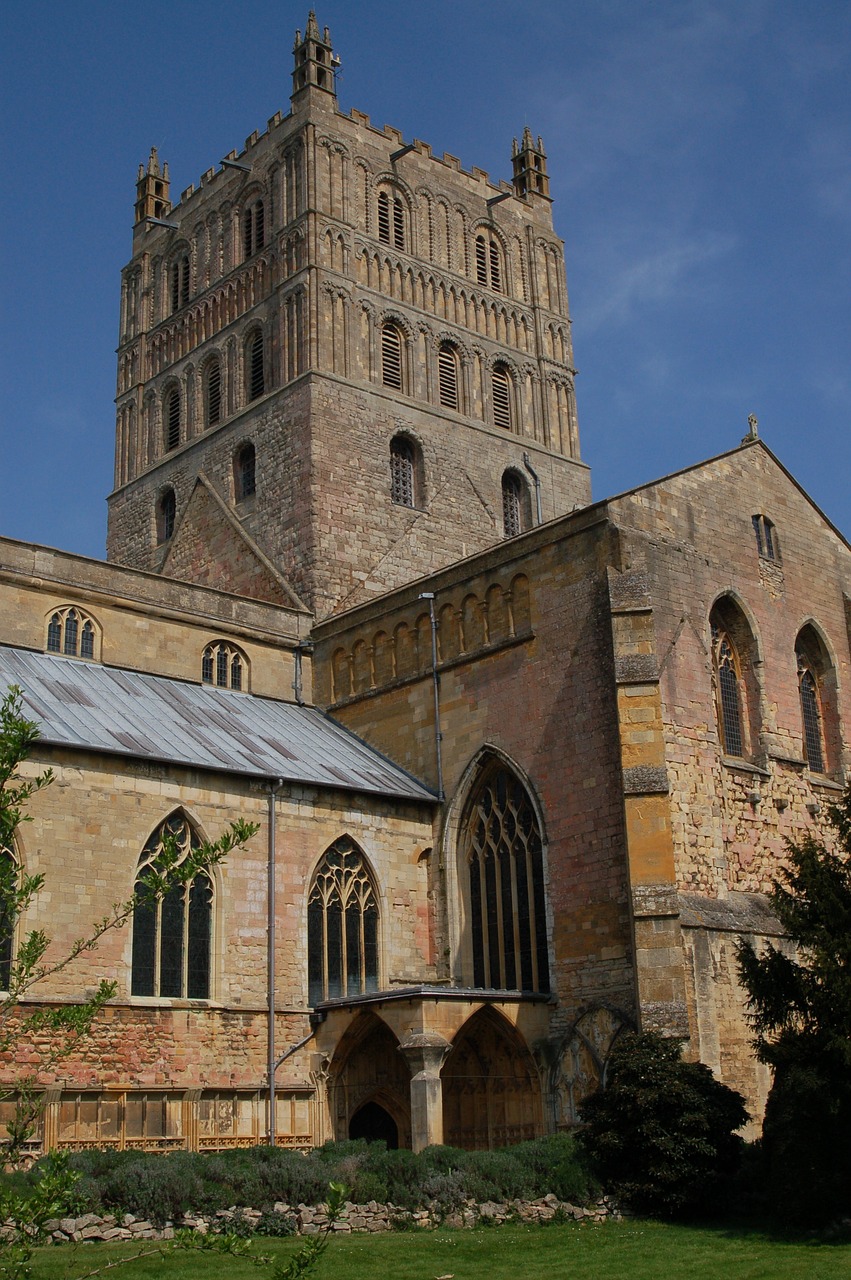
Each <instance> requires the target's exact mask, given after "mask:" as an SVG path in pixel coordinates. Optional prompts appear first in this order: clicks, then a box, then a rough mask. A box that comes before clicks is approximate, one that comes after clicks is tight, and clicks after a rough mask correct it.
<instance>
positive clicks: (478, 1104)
mask: <svg viewBox="0 0 851 1280" xmlns="http://www.w3.org/2000/svg"><path fill="white" fill-rule="evenodd" d="M441 1079H442V1081H443V1140H444V1142H445V1143H446V1144H447V1146H450V1147H461V1148H462V1149H464V1150H466V1151H481V1150H492V1149H493V1148H494V1147H506V1146H509V1145H510V1144H511V1143H514V1142H526V1141H528V1140H529V1139H531V1138H536V1137H538V1136H539V1135H540V1134H541V1133H542V1132H543V1105H542V1098H541V1081H540V1077H539V1075H538V1071H537V1068H536V1066H535V1062H534V1059H533V1058H532V1055H531V1053H530V1052H529V1049H528V1048H527V1046H526V1044H525V1042H524V1040H523V1037H522V1036H521V1035H520V1033H519V1032H518V1031H517V1030H515V1028H514V1027H512V1026H511V1025H510V1024H509V1023H508V1022H507V1021H506V1020H505V1018H503V1017H502V1016H501V1015H500V1014H498V1013H496V1012H495V1011H494V1010H492V1009H480V1010H479V1012H478V1013H475V1014H473V1016H472V1018H470V1019H469V1021H467V1022H466V1023H465V1024H464V1026H463V1027H462V1028H461V1030H460V1031H459V1032H458V1034H457V1036H456V1037H455V1040H454V1042H453V1045H452V1051H451V1053H450V1054H449V1057H448V1058H447V1059H446V1063H445V1065H444V1067H443V1070H442V1072H441Z"/></svg>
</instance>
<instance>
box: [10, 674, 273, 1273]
mask: <svg viewBox="0 0 851 1280" xmlns="http://www.w3.org/2000/svg"><path fill="white" fill-rule="evenodd" d="M22 705H23V696H22V694H21V691H20V689H18V688H16V687H14V686H13V687H12V688H10V689H9V690H8V691H7V692H6V694H5V696H4V697H3V698H2V700H0V851H4V856H2V857H0V942H2V943H3V944H8V942H9V939H11V938H13V937H14V936H15V933H16V926H17V924H18V922H19V921H20V920H21V919H22V918H23V917H24V916H25V915H26V913H27V911H28V910H29V908H30V907H31V906H32V905H33V903H34V902H35V899H36V897H37V896H38V894H39V892H40V891H41V889H42V888H43V886H44V876H42V875H36V876H32V875H26V874H25V873H24V872H23V871H22V870H21V869H20V867H19V866H18V865H17V863H16V862H15V860H14V858H13V857H11V856H9V855H10V854H11V853H12V852H13V850H14V846H15V836H16V833H17V831H18V828H19V826H20V825H21V823H23V822H29V821H31V816H30V815H29V814H27V813H25V811H24V809H25V806H26V804H27V803H28V802H29V801H30V800H31V799H32V797H33V796H34V795H35V794H36V793H37V792H38V791H41V790H42V789H43V788H44V787H47V786H49V785H50V783H51V782H52V781H53V773H52V771H51V770H50V769H46V770H44V771H43V772H41V773H31V774H30V775H29V776H27V773H26V770H25V769H22V766H24V765H25V763H26V761H27V760H28V758H29V756H30V754H31V752H32V749H33V747H34V745H35V743H36V741H37V739H38V725H37V724H36V723H35V722H34V721H31V720H27V719H26V717H25V716H24V715H23V714H22ZM256 830H257V827H256V825H255V824H253V823H248V822H244V821H242V820H239V821H237V822H234V823H232V824H231V826H230V827H229V829H228V830H227V831H226V832H225V833H224V834H223V835H222V837H221V838H220V839H219V840H217V841H216V842H214V843H210V842H206V843H203V844H201V845H200V846H199V847H198V848H195V849H193V850H192V851H191V852H190V854H189V855H188V856H187V857H185V858H183V860H182V861H181V858H182V852H181V851H180V850H179V848H178V846H177V841H176V840H175V839H174V837H168V838H166V839H165V840H164V841H163V848H162V852H161V854H160V856H159V857H158V858H157V860H156V861H155V862H154V863H153V865H152V866H150V867H149V868H148V870H147V872H146V874H145V877H144V882H143V885H142V888H141V889H139V890H138V891H137V892H136V893H134V895H133V896H132V897H131V898H128V899H127V900H125V901H124V902H117V903H113V905H112V907H111V908H110V910H109V911H108V912H107V913H106V915H105V916H103V917H102V918H101V919H100V920H96V921H95V922H94V924H93V925H92V926H91V928H90V929H89V931H88V932H87V933H86V934H84V935H83V936H81V937H79V938H77V939H76V940H75V941H74V942H73V943H72V944H71V946H70V947H69V948H68V950H67V951H66V952H65V953H64V954H60V955H58V956H56V955H55V954H51V941H52V940H51V938H50V936H49V935H48V934H47V933H46V932H45V931H44V930H43V929H33V930H30V931H29V932H28V933H26V934H24V935H23V936H22V937H21V938H19V940H18V945H17V949H16V951H15V953H14V954H13V955H12V956H11V958H10V957H9V953H8V951H7V952H6V957H5V961H4V973H3V978H4V983H3V985H4V986H5V988H6V990H5V994H3V996H2V997H0V1058H5V1059H6V1060H9V1059H14V1057H15V1055H16V1052H17V1050H18V1048H19V1046H20V1045H21V1044H25V1045H28V1046H29V1047H30V1049H31V1050H34V1051H35V1053H36V1054H37V1066H36V1069H35V1070H34V1071H32V1072H31V1073H30V1074H28V1075H25V1076H19V1077H18V1078H17V1079H16V1080H15V1081H14V1084H13V1085H11V1086H7V1088H6V1092H5V1095H4V1094H3V1093H2V1092H0V1097H2V1096H5V1097H9V1096H11V1097H14V1099H15V1112H14V1115H13V1118H12V1119H11V1120H10V1121H9V1122H7V1129H8V1141H7V1143H6V1144H5V1152H4V1154H5V1158H6V1160H7V1161H8V1162H9V1163H12V1164H14V1163H15V1162H16V1161H17V1160H19V1159H20V1156H21V1155H22V1152H23V1149H24V1146H25V1143H26V1142H27V1140H28V1139H29V1138H30V1136H31V1135H32V1132H33V1130H34V1127H35V1124H36V1122H37V1120H38V1117H39V1114H40V1111H41V1107H42V1098H43V1090H42V1088H41V1086H40V1084H39V1076H44V1075H46V1074H51V1073H53V1072H55V1071H56V1069H57V1067H58V1066H59V1064H60V1063H61V1062H63V1061H65V1060H67V1058H68V1057H69V1056H70V1055H71V1054H72V1053H73V1052H74V1051H75V1049H77V1048H78V1047H79V1046H80V1045H81V1044H85V1042H86V1041H87V1039H88V1038H89V1037H90V1036H91V1033H92V1027H93V1024H94V1022H95V1019H96V1018H97V1016H98V1014H99V1013H100V1012H101V1010H102V1009H103V1007H104V1005H105V1004H106V1003H107V1001H108V1000H110V999H111V998H112V997H113V996H114V995H115V992H116V983H114V982H107V981H102V982H101V983H100V984H99V985H98V987H97V989H96V991H95V992H94V993H93V994H92V995H89V996H86V997H85V998H81V999H80V1000H79V1001H77V1002H76V1003H63V1004H61V1005H56V1006H53V1007H50V1006H46V1005H45V1006H40V1007H38V1008H35V1009H33V1008H32V1007H31V1006H28V1005H27V1003H26V1002H27V998H28V997H29V995H30V994H31V992H32V990H33V988H34V987H36V985H37V984H45V983H49V982H50V981H51V980H52V979H55V978H56V977H57V975H58V974H60V973H63V972H64V971H65V970H67V969H68V968H69V967H70V966H71V965H73V963H74V961H75V960H77V959H78V958H79V957H80V956H82V955H84V954H87V953H89V952H91V951H94V950H96V948H97V947H98V945H99V943H100V941H101V939H102V938H103V937H104V935H105V934H107V933H109V932H111V931H112V930H113V929H118V928H120V927H121V926H122V925H123V924H125V923H126V922H127V921H128V920H129V919H130V918H131V917H132V915H133V912H134V910H135V909H136V907H137V906H138V905H139V904H140V903H142V902H144V903H148V904H149V903H151V902H157V901H160V900H162V898H164V897H165V896H166V895H167V894H168V893H169V892H170V891H171V890H172V889H173V888H175V887H176V886H179V885H186V884H188V883H190V882H191V881H192V880H193V879H194V878H195V876H196V875H198V874H199V873H200V872H202V871H207V870H209V869H210V868H211V867H213V866H215V865H216V864H217V863H219V862H221V861H222V859H223V858H225V857H226V856H227V855H228V854H229V853H230V852H231V851H232V850H233V849H234V848H236V847H238V846H241V845H243V844H244V843H245V842H246V841H247V840H249V839H250V838H251V836H252V835H253V834H254V832H255V831H256ZM79 1180H80V1179H79V1175H78V1174H76V1173H75V1172H74V1171H72V1170H71V1169H70V1167H69V1164H68V1162H67V1160H65V1159H64V1158H60V1157H59V1156H56V1155H51V1156H48V1157H47V1158H46V1159H45V1160H42V1161H40V1162H39V1168H38V1171H37V1172H36V1174H35V1175H34V1179H33V1183H32V1186H31V1189H30V1193H29V1194H28V1195H21V1194H19V1193H16V1192H15V1190H14V1189H13V1188H12V1187H11V1186H10V1185H6V1186H5V1188H3V1191H2V1198H0V1219H2V1220H6V1219H10V1220H12V1221H13V1222H14V1224H15V1226H14V1227H13V1228H12V1230H11V1232H10V1233H9V1234H7V1235H5V1236H4V1237H3V1238H0V1276H3V1277H6V1278H7V1280H13V1278H18V1277H25V1276H26V1275H27V1274H28V1272H29V1260H30V1256H31V1252H32V1245H33V1241H34V1240H35V1239H37V1237H38V1234H39V1232H40V1230H41V1227H42V1225H43V1223H44V1221H46V1220H47V1219H48V1218H50V1217H55V1216H57V1215H59V1214H62V1213H65V1212H68V1211H69V1210H71V1209H73V1208H75V1207H76V1204H77V1202H78V1194H79V1187H78V1183H79Z"/></svg>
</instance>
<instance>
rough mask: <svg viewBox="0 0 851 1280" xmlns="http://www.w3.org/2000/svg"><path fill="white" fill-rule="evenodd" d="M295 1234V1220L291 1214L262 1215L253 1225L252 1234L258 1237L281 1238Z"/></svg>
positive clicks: (271, 1213)
mask: <svg viewBox="0 0 851 1280" xmlns="http://www.w3.org/2000/svg"><path fill="white" fill-rule="evenodd" d="M295 1233H296V1220H295V1218H294V1217H293V1215H292V1214H291V1213H275V1212H267V1213H263V1214H261V1215H260V1217H259V1218H258V1219H257V1221H256V1222H255V1224H254V1234H255V1235H258V1236H276V1237H283V1236H294V1235H295Z"/></svg>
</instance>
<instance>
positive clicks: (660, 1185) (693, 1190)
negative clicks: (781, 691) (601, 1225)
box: [579, 1033, 747, 1217]
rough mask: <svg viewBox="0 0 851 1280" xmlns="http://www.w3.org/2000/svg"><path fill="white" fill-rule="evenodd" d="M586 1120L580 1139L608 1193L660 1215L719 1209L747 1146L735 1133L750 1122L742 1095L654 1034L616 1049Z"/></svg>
mask: <svg viewBox="0 0 851 1280" xmlns="http://www.w3.org/2000/svg"><path fill="white" fill-rule="evenodd" d="M583 1115H584V1118H585V1120H586V1121H587V1127H586V1128H585V1129H584V1130H583V1131H582V1132H581V1133H580V1135H579V1136H580V1141H581V1142H582V1144H583V1146H584V1147H585V1149H586V1150H587V1151H588V1152H589V1154H590V1155H591V1157H592V1159H593V1160H594V1163H595V1165H596V1167H597V1170H598V1172H599V1175H600V1177H601V1179H602V1181H603V1184H604V1185H605V1187H606V1189H607V1190H608V1191H612V1192H614V1193H615V1194H616V1195H617V1196H618V1197H619V1198H620V1199H621V1200H623V1201H624V1202H625V1203H626V1204H628V1205H630V1207H632V1208H633V1209H635V1210H636V1211H638V1212H640V1213H646V1214H650V1215H653V1216H660V1217H672V1216H677V1215H679V1214H683V1213H694V1212H695V1211H697V1210H698V1209H700V1210H702V1211H712V1210H715V1209H716V1208H717V1207H718V1202H719V1197H720V1193H721V1191H722V1189H723V1186H724V1184H725V1181H726V1180H728V1179H729V1178H730V1176H731V1175H732V1174H733V1173H734V1171H735V1168H736V1165H737V1163H738V1159H739V1154H740V1150H741V1146H742V1140H741V1139H740V1138H738V1137H736V1135H735V1132H734V1131H735V1130H736V1129H738V1128H739V1127H740V1126H741V1125H743V1124H744V1123H745V1121H746V1120H747V1112H746V1110H745V1107H744V1100H743V1098H742V1097H741V1095H740V1094H738V1093H736V1092H735V1091H734V1090H733V1089H728V1088H727V1086H726V1085H723V1084H720V1083H719V1082H718V1081H717V1080H716V1079H715V1077H714V1076H713V1075H712V1072H711V1071H710V1070H709V1068H708V1067H705V1066H704V1065H703V1064H702V1063H699V1062H683V1061H682V1059H681V1057H680V1050H679V1046H678V1045H677V1044H676V1043H675V1042H673V1041H671V1040H665V1039H663V1038H662V1037H661V1036H658V1035H653V1034H651V1033H647V1034H644V1035H628V1036H624V1037H623V1039H622V1040H620V1041H619V1042H618V1043H617V1044H616V1046H615V1048H614V1050H613V1052H612V1055H611V1059H610V1062H609V1070H608V1083H607V1086H606V1088H605V1089H604V1090H600V1091H598V1092H597V1093H595V1094H594V1095H593V1096H592V1097H591V1098H589V1099H588V1100H587V1101H586V1103H585V1105H584V1107H583Z"/></svg>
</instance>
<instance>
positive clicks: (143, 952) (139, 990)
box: [130, 811, 213, 1000]
mask: <svg viewBox="0 0 851 1280" xmlns="http://www.w3.org/2000/svg"><path fill="white" fill-rule="evenodd" d="M166 842H171V843H173V846H174V850H175V852H176V854H177V865H178V866H179V865H180V864H181V863H183V862H185V861H186V859H187V858H188V857H189V856H190V855H191V853H192V851H193V850H195V849H197V848H198V847H199V845H200V843H201V841H200V839H199V837H198V834H197V832H196V831H195V829H194V828H193V826H192V824H191V823H190V822H189V820H188V819H187V818H186V817H185V815H184V814H183V813H181V812H179V811H178V812H176V813H173V814H172V815H171V817H170V818H167V819H166V821H165V822H163V823H162V824H161V825H160V826H159V827H157V829H156V831H154V832H153V833H152V835H151V836H150V837H149V839H148V840H147V842H146V844H145V847H144V849H143V850H142V855H141V857H140V858H139V866H138V870H137V872H136V886H135V892H136V894H137V897H138V902H137V905H136V907H135V909H134V911H133V958H132V971H131V984H130V985H131V993H132V994H133V995H134V996H171V997H178V998H180V997H184V998H186V999H189V1000H207V999H209V996H210V968H211V965H210V955H211V941H212V928H213V882H212V880H211V879H210V876H209V875H208V874H207V873H206V872H205V871H199V872H198V874H197V875H196V876H195V877H194V878H193V879H192V880H190V881H189V883H188V884H185V885H182V884H178V885H175V886H174V888H172V889H171V890H170V891H169V892H168V893H167V894H166V895H165V897H164V898H163V899H162V900H161V901H155V900H153V899H150V898H146V893H147V878H146V876H147V873H148V872H150V870H151V869H152V868H157V867H158V866H160V865H161V858H162V855H163V853H164V851H165V848H166Z"/></svg>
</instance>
